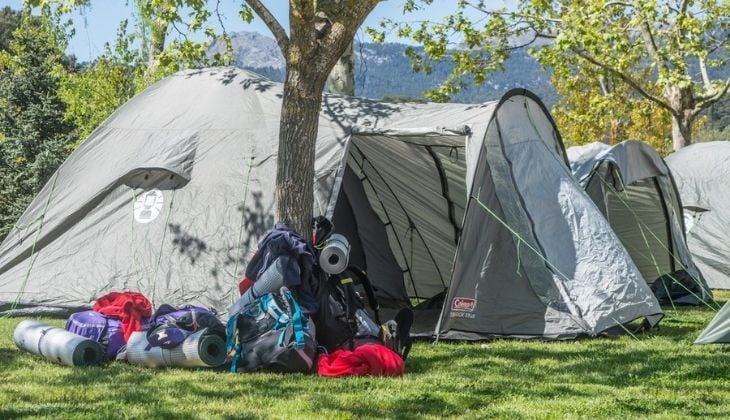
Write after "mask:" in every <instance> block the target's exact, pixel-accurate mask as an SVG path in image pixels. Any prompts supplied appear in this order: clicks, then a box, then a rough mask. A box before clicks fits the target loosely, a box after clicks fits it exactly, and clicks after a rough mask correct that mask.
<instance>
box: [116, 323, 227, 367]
mask: <svg viewBox="0 0 730 420" xmlns="http://www.w3.org/2000/svg"><path fill="white" fill-rule="evenodd" d="M207 331H208V329H207V328H203V329H202V330H200V331H196V332H194V333H193V334H191V335H190V336H188V337H187V338H186V339H185V340H184V341H183V342H182V343H180V344H179V345H178V346H175V347H173V348H171V349H163V348H162V347H152V346H151V345H150V343H149V341H147V333H146V332H144V331H140V332H134V333H132V335H131V336H130V337H129V341H128V342H127V361H128V362H129V363H132V364H135V365H142V366H147V367H153V368H154V367H183V368H196V367H215V366H220V365H222V364H223V363H224V362H225V361H226V343H225V342H224V341H223V339H222V338H221V337H219V336H218V335H215V334H207Z"/></svg>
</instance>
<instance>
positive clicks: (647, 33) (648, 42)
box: [641, 19, 667, 70]
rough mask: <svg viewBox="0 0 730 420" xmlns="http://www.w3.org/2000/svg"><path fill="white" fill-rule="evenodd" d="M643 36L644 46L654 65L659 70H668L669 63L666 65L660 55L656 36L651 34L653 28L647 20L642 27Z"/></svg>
mask: <svg viewBox="0 0 730 420" xmlns="http://www.w3.org/2000/svg"><path fill="white" fill-rule="evenodd" d="M641 36H642V37H643V38H644V46H645V47H646V50H647V52H648V53H649V55H650V56H651V58H652V59H654V63H656V65H657V66H658V67H659V68H661V69H663V70H666V69H667V63H665V62H664V60H662V57H661V56H660V55H659V50H658V48H657V45H656V41H655V40H654V35H653V34H652V33H651V26H649V22H648V21H647V20H646V19H644V22H642V25H641Z"/></svg>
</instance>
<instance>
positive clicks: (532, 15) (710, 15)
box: [368, 0, 730, 148]
mask: <svg viewBox="0 0 730 420" xmlns="http://www.w3.org/2000/svg"><path fill="white" fill-rule="evenodd" d="M432 3H433V0H409V1H407V2H406V4H405V7H404V12H405V13H409V12H413V11H416V10H419V9H421V8H424V7H428V6H430V5H431V4H432ZM491 3H492V2H487V1H483V0H482V1H471V0H460V1H459V2H457V4H456V6H455V9H454V10H453V13H451V14H450V15H448V16H447V17H445V18H444V19H443V20H441V21H438V22H431V21H424V22H395V21H392V20H388V21H384V22H383V23H382V24H381V27H380V28H377V29H375V28H370V29H369V30H368V32H369V33H370V34H371V36H373V38H374V39H375V40H383V39H384V37H385V35H386V34H387V33H395V34H396V35H398V36H401V37H406V38H409V39H411V40H412V41H415V42H416V43H418V44H419V45H421V46H423V49H422V52H421V51H420V50H419V51H417V50H415V49H413V48H412V49H411V50H410V52H409V55H410V56H411V58H412V61H413V66H414V69H415V70H417V71H425V72H428V71H429V70H430V68H431V67H430V66H431V64H430V63H432V62H433V61H439V60H450V61H451V62H452V63H453V69H452V72H451V74H450V75H449V76H448V78H447V79H446V80H445V81H444V82H443V83H442V84H441V86H439V87H437V88H435V89H433V90H431V91H430V92H429V96H430V97H431V98H432V99H435V100H448V99H449V98H450V96H452V95H453V94H454V93H456V92H458V91H459V90H461V89H464V88H466V87H467V86H468V85H469V84H470V83H477V84H479V83H483V82H484V80H485V79H486V78H487V77H488V74H489V72H492V71H495V70H499V69H501V68H502V65H503V63H504V61H505V59H506V58H507V57H508V56H509V53H510V51H512V50H514V49H515V48H522V47H526V46H530V47H531V48H532V49H531V52H532V54H533V55H534V56H535V57H536V58H537V59H538V60H539V61H540V63H542V64H543V65H544V66H546V67H550V68H553V69H556V71H565V72H571V74H573V75H575V74H577V72H576V71H575V70H576V69H577V68H580V67H590V68H593V69H597V70H601V71H602V73H603V74H604V75H606V76H610V77H612V78H614V79H616V80H617V81H619V82H620V83H622V84H625V85H627V86H628V87H630V89H631V91H633V92H634V93H635V94H636V95H639V96H641V97H643V98H646V99H647V100H649V101H651V102H653V103H655V104H656V106H658V107H661V108H663V109H665V110H666V111H667V112H668V113H669V114H670V115H671V118H672V128H673V130H672V133H673V138H674V147H675V148H678V147H682V146H684V145H686V144H689V143H691V141H692V125H693V123H694V122H695V120H696V119H697V117H698V116H699V114H700V113H701V112H702V111H703V110H705V109H707V108H708V107H709V106H710V105H712V104H713V103H715V102H717V101H718V100H719V99H720V98H722V96H723V95H725V94H726V93H727V92H728V90H729V89H730V80H722V79H714V78H713V74H715V71H716V70H717V69H721V68H725V67H726V66H727V65H728V62H727V60H728V56H727V54H728V51H727V45H728V36H729V34H730V4H729V3H728V2H726V1H717V0H696V1H694V0H631V1H611V0H582V1H574V0H573V1H571V0H552V1H546V0H520V1H519V3H518V5H517V7H516V8H515V9H506V8H496V9H495V8H491V7H490V6H489V4H491ZM575 58H577V59H578V60H575ZM639 75H642V76H639ZM643 75H646V77H643Z"/></svg>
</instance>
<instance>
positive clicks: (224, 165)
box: [0, 69, 661, 339]
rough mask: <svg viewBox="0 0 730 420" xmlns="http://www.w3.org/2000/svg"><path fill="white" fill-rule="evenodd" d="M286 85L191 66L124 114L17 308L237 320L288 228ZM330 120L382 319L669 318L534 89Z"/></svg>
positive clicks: (29, 228) (25, 272) (8, 282)
mask: <svg viewBox="0 0 730 420" xmlns="http://www.w3.org/2000/svg"><path fill="white" fill-rule="evenodd" d="M281 89H282V88H281V86H280V85H278V84H275V83H272V82H270V81H268V80H265V79H263V78H261V77H259V76H257V75H254V74H251V73H247V72H245V71H241V70H235V69H209V70H201V71H190V72H183V73H179V74H177V75H174V76H171V77H169V78H167V79H164V80H163V81H161V82H159V83H157V84H155V85H153V86H152V87H150V88H148V89H147V90H145V91H144V92H142V93H141V94H140V95H138V96H137V97H135V98H134V99H132V100H130V101H129V102H128V103H127V104H125V105H124V106H122V107H121V108H120V109H119V110H117V111H116V112H115V113H114V114H113V115H112V116H111V117H109V119H108V120H107V121H105V122H104V123H103V124H102V125H101V126H100V127H99V128H98V129H97V130H95V131H94V132H93V133H92V135H91V136H90V137H89V139H87V140H86V141H85V142H84V143H83V144H82V145H81V146H80V147H79V148H78V149H77V150H76V151H75V152H74V153H73V154H72V155H71V156H70V157H69V158H68V159H67V161H66V162H64V164H63V165H62V166H61V167H60V168H59V170H58V171H57V172H56V174H54V175H53V177H52V178H51V179H50V181H49V182H48V183H47V185H46V186H45V187H44V188H43V190H42V191H41V192H40V193H39V195H38V196H37V197H36V198H35V199H34V201H33V202H32V203H31V205H30V206H29V208H28V209H27V211H26V212H25V213H24V214H23V216H22V217H21V219H20V220H19V221H18V224H17V226H16V227H15V229H14V230H13V231H12V232H11V233H10V234H9V235H8V237H7V238H6V239H5V241H4V242H3V244H2V246H0V311H2V312H5V313H9V312H12V313H14V314H18V313H31V314H40V313H49V312H50V313H53V312H62V311H69V310H73V309H77V308H83V307H87V306H88V305H89V304H90V302H92V301H93V300H94V299H95V298H96V297H98V296H100V295H101V294H103V293H106V292H108V291H110V290H118V289H134V290H139V291H141V292H143V293H145V294H146V295H147V296H148V297H150V298H151V299H152V300H153V302H154V303H155V304H156V305H157V304H160V303H163V302H164V303H170V304H182V303H195V304H201V305H205V306H213V307H216V308H217V309H219V310H225V308H226V307H227V306H228V305H229V304H230V303H231V302H232V300H233V299H234V290H235V289H236V285H237V283H238V280H239V278H240V277H241V275H242V272H243V268H244V266H245V264H246V262H247V261H248V258H249V257H250V254H251V252H252V251H253V250H254V249H255V247H256V240H257V239H258V237H259V236H260V235H261V234H262V233H264V232H265V231H266V230H267V229H268V228H269V227H271V225H272V224H273V222H274V220H273V216H272V205H273V199H274V197H273V191H274V178H275V173H276V165H277V159H276V149H277V143H278V135H277V132H278V127H279V112H280V105H281V99H280V98H281ZM322 108H323V109H322V113H321V117H320V126H319V137H318V140H317V151H316V162H315V179H314V183H315V208H314V213H315V214H325V215H328V216H331V217H332V218H333V219H334V222H335V225H336V226H337V229H338V231H340V232H341V233H344V234H345V235H346V236H348V237H349V238H350V240H351V242H352V252H351V258H352V262H353V263H356V264H360V265H361V266H362V267H364V268H365V269H367V271H368V276H369V277H370V279H371V281H372V283H373V285H374V286H375V287H376V288H377V293H378V297H379V298H380V300H381V302H382V303H383V305H384V306H390V307H399V306H409V305H411V304H412V303H414V302H421V303H426V302H433V301H434V298H435V297H437V296H439V295H442V296H445V298H444V299H443V300H444V301H445V303H444V304H443V306H442V309H441V311H440V312H437V316H435V317H434V319H432V320H431V322H430V323H428V327H429V328H430V329H431V331H432V332H433V331H434V324H436V323H438V328H437V329H436V332H438V333H441V335H442V336H443V337H447V338H461V339H471V338H484V337H491V336H520V337H543V338H569V337H575V336H577V335H597V334H599V333H601V332H604V331H606V330H608V329H610V328H614V327H617V326H619V325H622V324H624V323H627V322H630V321H632V320H634V319H639V318H642V317H644V318H645V319H646V320H647V321H648V322H649V324H650V325H654V324H656V322H658V320H659V319H660V318H661V308H660V307H659V305H658V303H657V301H656V299H655V298H654V296H653V295H652V294H651V292H650V291H649V289H648V287H647V285H646V284H645V282H644V281H642V280H641V276H640V274H639V272H638V270H637V269H636V267H635V265H634V264H633V263H632V262H631V259H630V258H629V257H628V255H627V253H626V251H625V250H624V248H623V247H622V246H621V244H620V242H619V241H618V239H617V238H616V237H615V235H614V234H613V232H612V231H611V229H610V226H609V225H608V223H607V222H606V220H605V219H604V218H603V217H602V216H601V215H600V213H599V211H598V210H597V209H596V207H595V206H594V205H593V203H592V202H590V199H589V198H588V197H587V196H586V195H585V193H584V192H583V191H582V190H581V189H580V187H578V186H577V184H576V183H575V181H574V180H573V178H572V177H571V174H570V172H569V170H568V167H567V163H566V162H567V161H566V159H565V152H564V150H563V145H562V142H561V140H560V137H559V135H558V132H557V130H556V129H555V126H554V124H553V122H552V119H551V118H550V116H549V114H548V113H547V111H546V110H545V108H544V106H543V105H542V104H541V103H540V101H539V100H538V99H537V98H536V97H535V96H534V95H532V94H531V93H529V92H527V91H524V90H516V91H512V92H510V93H508V94H506V95H505V96H504V97H503V98H502V99H501V100H500V101H498V102H491V103H486V104H483V105H462V104H384V103H378V102H375V101H370V100H365V99H358V98H343V97H338V96H333V95H325V96H324V98H323V106H322ZM427 312H428V311H424V313H427Z"/></svg>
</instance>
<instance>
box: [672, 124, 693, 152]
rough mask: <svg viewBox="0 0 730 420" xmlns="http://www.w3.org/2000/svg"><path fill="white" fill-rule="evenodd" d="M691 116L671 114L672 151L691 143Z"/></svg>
mask: <svg viewBox="0 0 730 420" xmlns="http://www.w3.org/2000/svg"><path fill="white" fill-rule="evenodd" d="M692 122H693V121H692V118H688V117H686V116H684V115H683V116H680V117H677V116H676V115H672V147H673V149H674V151H675V152H676V151H677V150H679V149H681V148H683V147H686V146H689V145H690V144H692Z"/></svg>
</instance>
